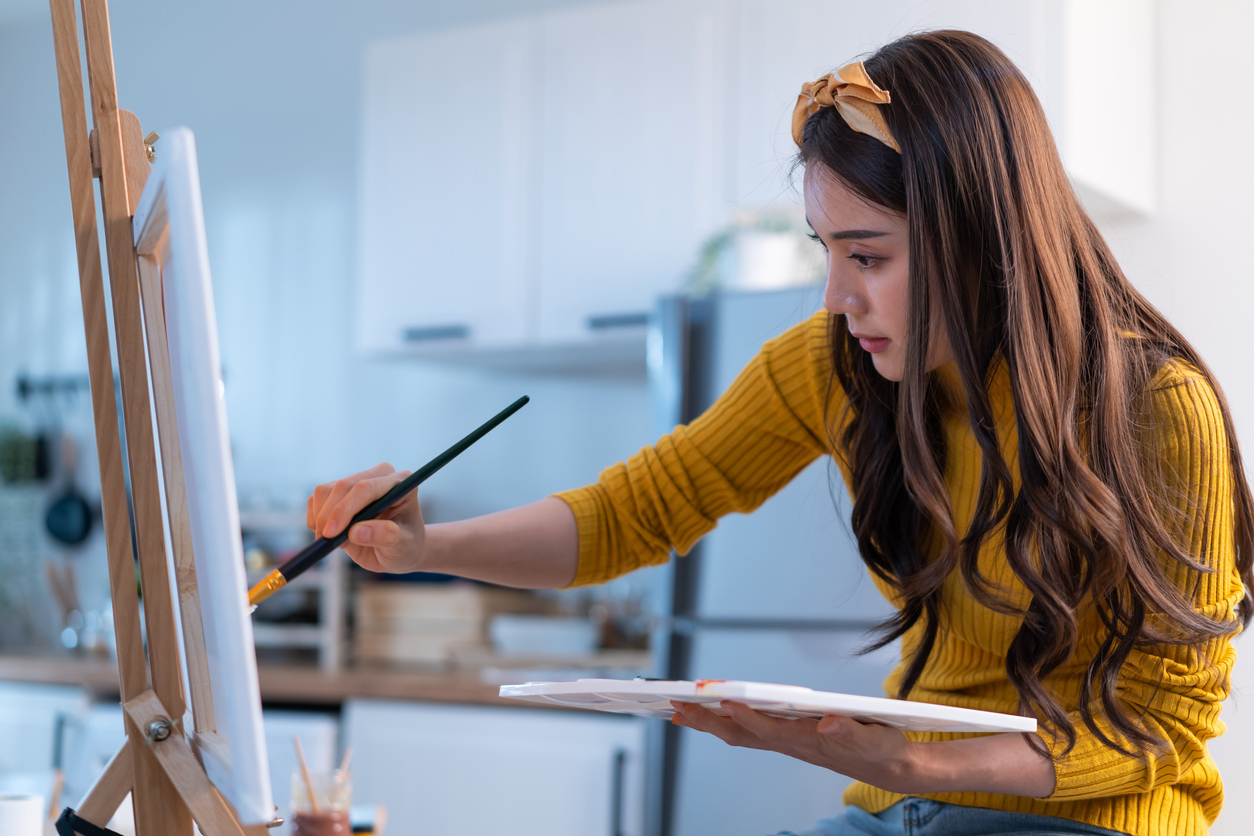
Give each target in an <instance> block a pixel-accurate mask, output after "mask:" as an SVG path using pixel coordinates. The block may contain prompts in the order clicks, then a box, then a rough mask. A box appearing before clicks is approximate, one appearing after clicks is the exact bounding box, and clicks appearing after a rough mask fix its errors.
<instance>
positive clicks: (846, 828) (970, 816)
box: [777, 798, 1124, 836]
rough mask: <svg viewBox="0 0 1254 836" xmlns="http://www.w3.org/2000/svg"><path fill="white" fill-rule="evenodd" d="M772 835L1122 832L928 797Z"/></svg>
mask: <svg viewBox="0 0 1254 836" xmlns="http://www.w3.org/2000/svg"><path fill="white" fill-rule="evenodd" d="M777 836H1124V834H1121V833H1119V832H1117V831H1114V830H1107V829H1106V828H1104V827H1094V826H1093V825H1091V824H1084V823H1082V822H1078V821H1072V820H1071V819H1063V818H1058V817H1057V816H1036V815H1031V814H1029V813H1008V812H1005V811H1003V810H988V809H985V808H983V807H962V806H959V805H957V804H946V803H945V802H943V801H932V800H931V799H927V798H907V799H904V800H902V801H898V802H897V803H896V804H894V805H893V806H891V807H889V808H888V809H887V810H885V811H883V812H882V813H880V814H878V815H872V814H870V813H868V812H867V811H866V810H862V809H860V808H858V807H849V808H848V809H846V810H845V812H844V813H842V814H841V815H839V816H836V817H835V818H832V819H823V821H821V822H819V823H818V824H817V825H816V826H815V828H814V829H813V830H807V831H806V832H805V833H802V834H799V835H798V834H795V833H788V832H784V833H780V834H777Z"/></svg>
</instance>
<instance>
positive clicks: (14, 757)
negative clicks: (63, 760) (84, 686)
mask: <svg viewBox="0 0 1254 836" xmlns="http://www.w3.org/2000/svg"><path fill="white" fill-rule="evenodd" d="M86 708H87V697H86V695H85V694H84V693H83V691H82V690H80V689H78V688H66V687H61V686H58V685H32V684H26V683H21V682H0V773H3V772H38V771H41V770H45V769H51V768H52V765H53V762H54V761H55V759H56V755H55V747H56V746H57V743H58V741H57V735H58V727H59V726H60V725H62V724H63V723H64V721H65V720H66V719H75V718H76V717H77V716H78V715H79V714H81V713H82V712H83V711H84V710H86Z"/></svg>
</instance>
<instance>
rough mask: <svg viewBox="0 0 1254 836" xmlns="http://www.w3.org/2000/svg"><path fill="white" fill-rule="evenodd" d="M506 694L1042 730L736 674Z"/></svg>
mask: <svg viewBox="0 0 1254 836" xmlns="http://www.w3.org/2000/svg"><path fill="white" fill-rule="evenodd" d="M500 693H501V696H502V697H509V698H511V699H517V700H526V701H528V702H539V703H545V704H548V705H560V706H563V707H565V708H586V709H588V710H590V711H608V712H610V713H612V714H636V715H638V716H641V717H659V718H662V719H670V717H671V715H673V714H674V713H675V709H674V708H672V707H671V703H672V702H673V701H674V702H691V703H698V704H700V705H703V706H705V707H706V708H708V709H710V710H711V711H713V712H715V713H716V714H722V715H723V716H726V712H725V711H723V710H722V703H723V700H727V701H729V702H738V703H743V704H745V705H747V706H749V707H751V708H755V709H757V710H758V711H761V712H763V713H765V714H769V715H771V716H773V717H787V718H794V719H796V718H801V717H810V718H813V719H818V718H820V717H823V716H826V715H828V714H835V715H838V716H841V717H851V718H853V719H854V720H857V721H858V722H861V723H879V724H881V725H885V726H893V727H895V728H899V729H903V730H908V731H941V732H1034V731H1036V720H1035V719H1034V718H1032V717H1018V716H1015V715H1013V714H997V713H995V712H992V711H977V710H975V709H973V708H956V707H954V706H950V705H935V704H933V703H926V702H911V701H910V700H893V699H887V698H885V697H863V696H859V695H857V694H837V693H833V692H831V691H814V690H811V689H810V688H802V687H799V686H796V685H772V684H770V683H766V682H741V681H738V680H732V679H702V680H698V681H696V682H688V681H684V680H649V679H580V680H578V681H576V682H527V683H524V684H522V685H502V686H501V692H500Z"/></svg>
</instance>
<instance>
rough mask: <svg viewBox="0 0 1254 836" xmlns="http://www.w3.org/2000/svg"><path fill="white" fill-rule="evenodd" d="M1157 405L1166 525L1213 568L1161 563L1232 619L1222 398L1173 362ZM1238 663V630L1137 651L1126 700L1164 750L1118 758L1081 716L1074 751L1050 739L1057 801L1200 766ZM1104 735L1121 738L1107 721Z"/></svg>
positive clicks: (1170, 777)
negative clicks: (1235, 641)
mask: <svg viewBox="0 0 1254 836" xmlns="http://www.w3.org/2000/svg"><path fill="white" fill-rule="evenodd" d="M1184 368H1185V369H1187V368H1188V367H1184ZM1164 378H1165V379H1164ZM1151 406H1152V416H1153V425H1152V432H1151V439H1152V445H1153V446H1152V448H1151V449H1152V450H1156V451H1157V454H1158V455H1159V456H1161V458H1162V462H1163V467H1162V477H1163V481H1164V483H1165V487H1166V491H1165V494H1164V495H1165V496H1167V497H1170V499H1169V500H1168V504H1169V506H1171V507H1170V509H1169V513H1167V514H1165V515H1164V516H1165V522H1166V523H1167V527H1168V530H1169V532H1170V533H1171V534H1172V535H1173V536H1174V537H1175V539H1176V542H1177V543H1179V544H1180V545H1181V546H1182V547H1183V549H1184V551H1185V552H1186V553H1187V554H1189V555H1191V556H1192V557H1193V558H1194V559H1196V560H1198V561H1199V562H1201V563H1203V564H1204V565H1206V566H1208V567H1211V568H1213V569H1214V572H1213V573H1206V574H1203V573H1199V572H1196V571H1193V570H1190V569H1188V568H1186V567H1184V566H1181V565H1180V564H1179V563H1177V562H1176V561H1174V560H1172V559H1171V558H1169V557H1166V556H1164V557H1163V561H1162V566H1163V568H1164V570H1165V572H1166V574H1167V576H1168V578H1169V579H1170V580H1171V581H1172V582H1174V583H1175V584H1176V585H1177V586H1178V587H1179V588H1180V589H1181V590H1183V591H1184V592H1185V594H1186V596H1190V594H1191V597H1192V598H1193V602H1194V607H1195V609H1197V610H1198V611H1199V612H1201V613H1203V614H1205V615H1206V616H1207V617H1209V618H1211V619H1214V620H1217V621H1227V620H1232V619H1234V618H1235V616H1236V610H1237V605H1238V604H1239V603H1240V601H1241V599H1242V597H1243V595H1244V592H1245V590H1244V587H1243V585H1242V583H1241V579H1240V576H1239V575H1238V573H1237V570H1236V554H1235V545H1234V536H1233V535H1234V528H1233V525H1234V516H1233V514H1234V511H1233V489H1232V485H1233V481H1232V480H1233V476H1232V469H1231V466H1230V461H1229V448H1228V441H1227V434H1226V432H1225V430H1224V424H1223V417H1222V412H1221V411H1220V407H1219V401H1218V399H1217V398H1216V396H1215V393H1214V391H1213V390H1212V389H1211V387H1210V385H1209V384H1208V383H1207V382H1206V380H1205V379H1204V378H1202V377H1201V376H1200V375H1198V374H1197V373H1196V372H1195V371H1192V370H1189V371H1188V372H1181V371H1180V370H1179V367H1178V366H1177V367H1176V369H1175V370H1173V369H1172V366H1168V367H1167V369H1166V370H1165V372H1164V373H1160V375H1159V378H1158V379H1157V380H1156V381H1155V388H1154V391H1153V392H1152V395H1151ZM1234 661H1235V652H1234V651H1233V647H1232V642H1231V636H1223V637H1220V638H1215V639H1212V640H1210V641H1207V642H1205V643H1203V644H1201V645H1200V646H1188V645H1150V646H1145V647H1142V648H1138V649H1136V650H1134V651H1133V653H1132V655H1131V656H1130V657H1129V658H1128V661H1127V663H1126V664H1125V666H1124V669H1123V671H1122V675H1121V681H1120V684H1119V687H1118V694H1119V698H1120V699H1121V700H1122V702H1123V705H1124V707H1125V709H1126V710H1127V711H1128V713H1129V714H1130V715H1131V716H1133V717H1140V718H1142V722H1143V723H1144V726H1145V728H1146V730H1147V731H1149V732H1151V733H1152V734H1154V735H1156V736H1157V737H1158V738H1159V739H1160V740H1161V741H1165V743H1166V746H1165V747H1164V748H1163V749H1161V750H1159V751H1151V752H1149V753H1147V754H1146V755H1145V757H1144V758H1129V757H1125V756H1122V755H1119V754H1118V753H1116V752H1114V751H1112V750H1110V749H1109V748H1107V747H1106V746H1105V745H1104V744H1103V743H1102V742H1101V741H1099V740H1098V739H1097V737H1096V736H1095V735H1093V733H1092V732H1090V731H1088V729H1087V728H1086V727H1085V726H1084V724H1083V721H1082V720H1081V718H1080V716H1079V714H1078V713H1075V714H1073V715H1072V716H1071V720H1072V722H1073V723H1074V724H1075V727H1076V730H1077V732H1078V735H1079V736H1078V740H1077V743H1076V745H1075V747H1074V748H1073V749H1072V750H1071V751H1070V752H1068V753H1066V754H1063V753H1062V750H1063V749H1064V748H1065V742H1064V741H1051V742H1050V743H1049V744H1048V745H1049V746H1050V748H1051V750H1053V751H1052V754H1053V755H1054V763H1055V769H1056V773H1057V785H1056V788H1055V791H1054V794H1053V795H1052V796H1051V797H1050V800H1051V801H1054V800H1056V801H1064V800H1071V799H1080V798H1098V797H1106V796H1114V795H1126V794H1130V793H1145V792H1149V791H1150V790H1153V789H1155V788H1158V787H1161V786H1164V785H1168V784H1173V783H1176V782H1178V781H1179V780H1180V779H1181V778H1182V777H1183V776H1185V775H1186V774H1187V773H1188V772H1189V771H1190V770H1193V769H1203V768H1204V767H1205V762H1207V761H1208V760H1209V755H1208V754H1207V751H1206V741H1207V740H1209V739H1210V738H1212V737H1215V736H1217V735H1219V734H1221V733H1222V732H1223V729H1224V726H1223V722H1222V721H1221V720H1220V719H1219V712H1220V706H1221V703H1222V702H1223V700H1224V699H1225V698H1226V697H1227V696H1228V692H1229V690H1230V684H1229V676H1230V674H1231V673H1232V666H1233V662H1234ZM1103 732H1105V733H1106V734H1107V735H1108V736H1109V737H1110V738H1111V739H1113V740H1117V739H1118V737H1117V736H1115V735H1113V734H1112V733H1111V732H1110V730H1109V727H1108V726H1104V725H1103Z"/></svg>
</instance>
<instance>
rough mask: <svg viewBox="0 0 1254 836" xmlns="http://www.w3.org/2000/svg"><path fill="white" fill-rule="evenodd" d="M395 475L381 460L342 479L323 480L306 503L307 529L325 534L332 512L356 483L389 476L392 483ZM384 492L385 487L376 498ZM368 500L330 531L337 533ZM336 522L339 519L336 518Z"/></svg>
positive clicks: (389, 466)
mask: <svg viewBox="0 0 1254 836" xmlns="http://www.w3.org/2000/svg"><path fill="white" fill-rule="evenodd" d="M396 476H397V473H396V469H395V468H394V467H392V465H390V464H388V463H387V462H383V463H382V464H377V465H375V466H374V467H372V468H370V469H369V470H363V471H361V472H360V473H354V474H353V475H352V476H345V477H344V478H343V479H337V480H335V481H334V482H323V483H322V484H321V485H319V486H318V487H316V488H314V492H313V496H311V497H309V501H308V502H307V503H306V510H305V524H306V525H308V526H309V530H310V531H312V532H313V533H314V534H315V535H316V536H318V537H324V536H326V529H327V526H328V524H329V523H331V522H332V519H331V514H332V512H333V511H335V510H336V509H337V508H339V507H340V506H341V504H342V503H343V501H344V499H345V497H347V496H348V494H349V493H350V492H351V491H352V490H353V489H354V488H356V486H357V485H359V484H361V483H362V482H367V483H369V482H371V481H373V480H376V479H387V478H389V477H393V479H394V481H393V484H395V482H396V481H399V480H398V479H395V477H396ZM401 478H403V477H401ZM386 492H387V488H384V489H383V491H381V492H380V493H378V494H377V495H376V498H377V497H378V496H382V495H383V494H384V493H386ZM369 502H370V500H366V501H365V502H363V503H362V504H361V505H360V506H359V507H358V508H356V509H355V510H353V511H352V512H351V513H349V514H347V515H346V516H345V517H344V519H343V522H340V527H339V528H337V529H336V530H335V531H333V532H331V533H332V534H338V533H339V531H340V529H342V528H343V527H344V523H346V522H348V520H350V519H351V518H352V516H353V514H355V513H357V511H360V510H361V509H362V508H364V507H365V506H366V505H367V504H369ZM337 522H339V521H338V520H337Z"/></svg>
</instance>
